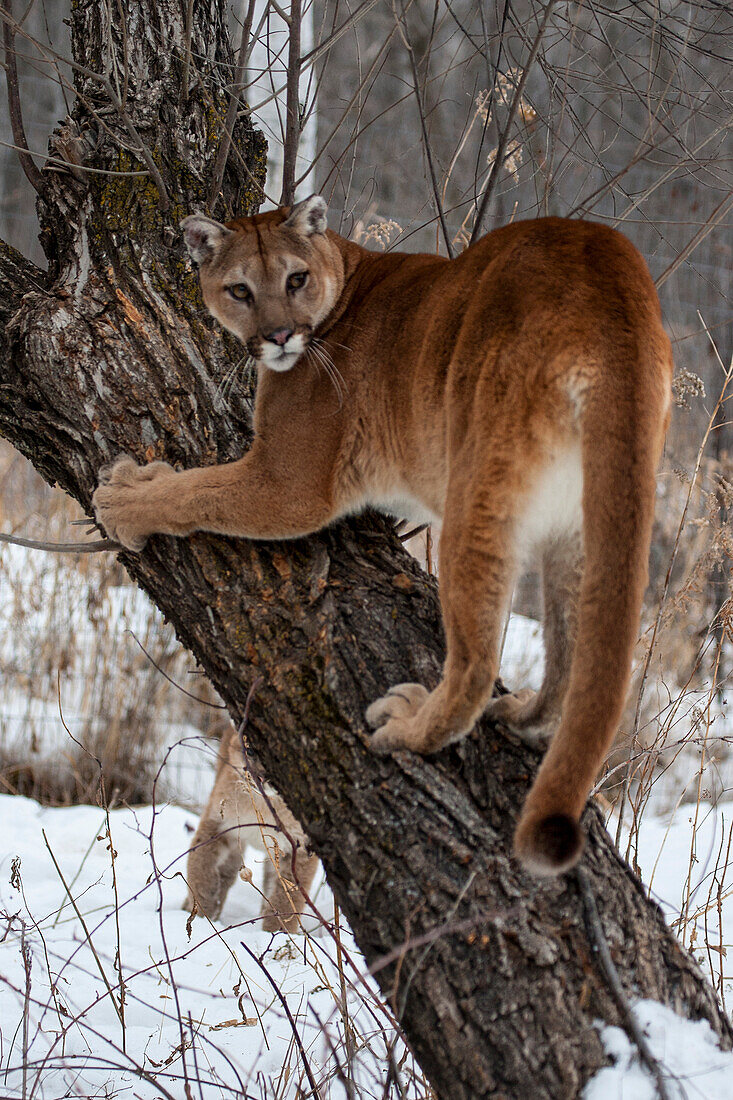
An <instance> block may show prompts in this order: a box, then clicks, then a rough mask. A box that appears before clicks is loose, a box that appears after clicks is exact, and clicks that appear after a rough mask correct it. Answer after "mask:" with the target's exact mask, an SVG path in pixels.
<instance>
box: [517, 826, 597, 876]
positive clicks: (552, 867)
mask: <svg viewBox="0 0 733 1100" xmlns="http://www.w3.org/2000/svg"><path fill="white" fill-rule="evenodd" d="M583 844H584V838H583V831H582V829H581V828H580V825H579V824H578V822H577V821H576V820H575V819H574V818H573V817H570V815H569V814H550V815H549V816H548V817H541V818H535V820H534V821H533V820H531V819H530V820H522V821H520V822H519V825H518V826H517V831H516V833H515V834H514V854H515V856H516V857H517V859H518V860H519V862H520V863H521V864H522V866H523V867H524V868H526V870H527V871H531V872H532V874H534V875H542V876H544V877H548V876H551V875H560V874H562V872H563V871H569V870H570V868H571V867H573V866H574V865H575V864H576V863H577V862H578V860H579V859H580V856H581V853H582V851H583Z"/></svg>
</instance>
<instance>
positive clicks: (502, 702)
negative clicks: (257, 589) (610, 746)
mask: <svg viewBox="0 0 733 1100" xmlns="http://www.w3.org/2000/svg"><path fill="white" fill-rule="evenodd" d="M582 574H583V551H582V539H581V535H580V532H579V531H574V532H571V533H568V534H564V535H562V536H555V537H553V539H552V540H551V541H549V542H548V543H547V544H546V545H545V547H544V549H543V552H542V595H543V605H544V611H543V624H542V633H543V639H544V645H545V672H544V677H543V680H542V685H541V687H540V689H539V691H537V692H528V691H519V692H517V693H513V694H510V695H503V696H501V698H499V699H494V700H492V702H491V703H490V704H489V707H488V714H489V715H490V716H491V717H492V718H494V719H496V720H497V721H500V722H503V723H505V725H507V726H509V727H510V729H512V730H514V731H515V732H516V733H517V734H518V735H519V736H520V737H521V738H522V740H523V741H525V742H526V743H527V744H530V745H533V746H535V747H536V748H545V747H546V746H547V744H548V743H549V741H550V738H551V737H552V735H553V733H554V732H555V730H556V729H557V727H558V726H559V724H560V713H561V710H562V702H563V699H564V697H565V693H566V691H567V687H568V680H569V677H570V666H571V663H572V656H573V650H574V648H575V638H576V634H577V625H578V596H579V592H580V582H581V578H582Z"/></svg>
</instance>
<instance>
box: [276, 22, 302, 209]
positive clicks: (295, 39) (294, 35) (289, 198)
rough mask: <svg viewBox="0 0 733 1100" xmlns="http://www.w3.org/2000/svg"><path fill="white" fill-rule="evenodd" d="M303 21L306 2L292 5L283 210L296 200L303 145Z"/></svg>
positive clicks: (281, 202) (281, 203) (284, 148)
mask: <svg viewBox="0 0 733 1100" xmlns="http://www.w3.org/2000/svg"><path fill="white" fill-rule="evenodd" d="M302 17H303V12H302V0H291V3H290V37H289V40H288V78H287V96H286V107H285V140H284V142H283V185H282V192H281V194H280V205H281V206H292V204H293V202H294V200H295V164H296V160H297V157H298V143H299V142H300V133H301V120H300V68H301V57H300V31H301V21H302Z"/></svg>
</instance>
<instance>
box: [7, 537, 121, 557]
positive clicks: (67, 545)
mask: <svg viewBox="0 0 733 1100" xmlns="http://www.w3.org/2000/svg"><path fill="white" fill-rule="evenodd" d="M0 542H9V543H12V545H13V546H27V547H28V549H29V550H48V551H50V553H52V554H98V553H100V551H102V550H124V549H125V548H124V546H123V545H122V543H121V542H115V541H114V540H113V539H96V540H95V541H94V542H38V541H36V539H23V538H20V536H19V535H6V534H5V532H4V531H0Z"/></svg>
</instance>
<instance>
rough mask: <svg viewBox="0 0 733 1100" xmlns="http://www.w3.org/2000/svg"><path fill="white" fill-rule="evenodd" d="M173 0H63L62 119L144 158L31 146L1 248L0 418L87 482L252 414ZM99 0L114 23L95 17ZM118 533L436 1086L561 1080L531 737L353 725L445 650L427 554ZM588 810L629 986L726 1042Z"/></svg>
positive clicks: (204, 38)
mask: <svg viewBox="0 0 733 1100" xmlns="http://www.w3.org/2000/svg"><path fill="white" fill-rule="evenodd" d="M185 7H186V5H185V4H184V5H182V4H180V3H179V2H176V3H173V2H172V0H138V3H136V4H135V5H123V6H117V5H115V6H113V7H112V8H111V9H108V8H107V6H106V5H100V4H98V3H97V2H96V0H79V2H78V3H76V4H75V5H73V9H72V15H71V20H72V36H73V48H74V56H75V58H76V60H77V61H78V62H79V63H80V64H83V65H84V66H86V67H88V68H89V69H92V70H94V71H95V72H100V73H107V74H111V75H110V83H111V87H112V94H113V97H114V98H115V99H116V101H117V103H119V104H121V105H122V107H121V109H119V108H118V107H116V106H111V105H110V94H109V86H108V85H104V84H101V83H100V82H99V81H97V80H95V79H93V78H92V77H90V76H89V75H88V73H85V72H77V74H76V79H77V88H78V91H79V93H80V94H79V98H78V99H77V103H76V107H75V115H74V119H73V123H69V124H68V125H67V127H66V131H65V138H66V140H67V141H68V135H69V133H71V134H72V137H73V139H74V141H75V142H76V145H75V148H76V150H77V152H78V153H79V154H80V159H81V160H82V161H83V163H84V164H85V165H86V166H87V167H94V168H97V169H105V170H124V171H126V172H139V171H141V170H142V169H144V168H145V162H144V160H143V159H142V158H143V154H142V153H141V152H140V150H139V148H136V142H138V141H139V140H140V139H142V141H144V143H145V145H146V147H147V150H148V151H149V152H148V157H149V158H151V159H152V162H153V163H154V164H155V166H156V170H157V171H158V172H159V173H160V180H159V182H158V184H157V185H156V182H155V181H154V179H153V178H151V176H150V175H127V176H119V175H117V176H115V175H112V176H110V175H103V174H89V175H86V176H85V177H84V178H82V179H77V178H76V176H72V175H70V174H69V175H66V174H62V173H58V172H51V171H47V172H45V173H44V177H45V179H46V181H47V182H46V193H45V196H44V198H43V200H42V203H41V213H42V224H43V242H44V246H45V248H46V251H47V253H48V255H49V260H50V271H49V273H48V274H46V273H44V272H41V271H39V270H37V269H35V268H33V267H32V265H30V264H28V263H27V262H26V261H24V260H23V258H22V257H20V256H19V255H18V254H16V253H13V252H12V251H11V250H8V249H7V248H3V249H2V251H0V371H1V379H2V380H1V383H0V431H2V432H3V434H5V435H6V436H7V437H8V438H9V439H11V440H12V442H13V443H14V444H15V445H16V446H17V447H18V448H19V449H20V450H21V451H23V453H25V454H26V455H27V456H28V457H29V458H30V459H31V461H32V462H33V463H34V465H35V466H36V467H37V468H38V469H39V470H40V471H41V473H42V474H43V475H44V476H45V477H46V478H47V479H48V480H49V481H52V482H57V483H58V484H60V485H61V486H62V487H63V488H64V489H66V490H67V491H68V492H70V493H71V494H72V495H73V496H74V497H76V499H77V500H79V501H80V502H81V504H82V505H83V506H84V507H85V508H87V509H88V508H89V504H90V497H91V493H92V491H93V489H94V487H95V484H96V473H97V470H98V469H99V466H100V465H101V464H102V463H103V462H106V461H108V460H109V459H111V458H112V457H114V456H115V455H116V454H118V453H119V452H121V451H126V452H129V453H131V454H133V455H134V456H135V457H136V458H137V459H139V460H141V461H145V460H150V459H154V458H165V459H167V460H168V461H172V462H174V463H178V464H180V465H182V466H191V465H199V464H206V463H214V462H221V461H225V460H229V459H232V458H235V457H237V456H239V455H240V454H241V453H242V451H243V450H244V449H245V448H246V446H247V444H248V442H249V438H250V429H249V423H248V417H247V407H248V406H247V396H248V386H247V385H246V384H245V382H244V380H243V381H242V385H241V386H240V389H239V391H238V392H235V394H234V396H233V397H232V398H231V399H230V400H229V402H228V403H226V404H225V403H224V401H223V400H222V399H221V397H220V395H219V391H218V388H217V387H218V386H219V383H220V381H221V379H222V377H223V376H224V374H225V372H226V371H227V370H228V369H230V368H231V366H232V365H233V364H234V363H236V362H237V360H239V359H241V349H238V348H237V347H235V346H234V345H233V344H232V343H231V342H230V341H229V340H228V339H226V338H224V337H223V336H222V335H221V333H220V332H218V331H217V330H215V328H214V327H213V325H212V323H211V322H210V321H209V320H208V319H207V317H206V315H205V312H204V310H203V307H202V303H201V300H200V298H199V295H198V289H197V280H196V276H195V273H193V272H191V271H190V270H189V269H188V268H187V266H186V264H185V262H184V259H183V246H182V242H181V239H180V235H179V233H178V230H177V222H178V220H179V218H180V217H181V216H182V215H183V214H185V213H187V212H190V211H192V210H195V209H197V208H198V209H202V208H203V207H204V203H205V196H206V194H207V185H208V184H209V183H210V180H209V175H208V174H209V173H210V171H211V168H212V166H213V163H214V160H215V157H216V151H217V147H218V142H219V140H220V128H219V121H220V120H221V119H222V118H223V116H224V113H225V110H226V93H225V85H226V82H227V79H228V76H229V72H230V68H229V67H230V64H231V56H230V53H229V48H228V45H227V41H226V36H225V30H224V24H223V16H222V10H221V9H222V7H223V6H222V5H219V4H217V3H215V2H214V0H208V2H204V0H200V2H198V3H196V4H195V5H194V12H195V20H194V24H195V26H194V38H193V43H192V48H191V50H190V51H188V50H187V46H186V36H185V27H184V14H183V13H184V9H185ZM121 8H124V9H125V11H126V12H127V15H126V18H127V20H128V25H127V27H126V28H124V27H122V26H121V25H120V24H119V23H117V24H113V25H112V26H111V27H108V26H106V25H103V17H104V16H105V15H108V14H109V12H110V11H112V12H114V13H117V14H115V16H114V17H115V18H119V14H118V13H119V12H120V10H121ZM110 51H113V53H112V54H110ZM186 74H187V85H186V87H185V88H183V89H182V88H181V80H182V79H183V77H184V76H185V75H186ZM94 112H96V113H97V115H98V116H99V119H101V122H100V121H99V120H98V119H95V116H94ZM59 144H60V139H58V140H57V141H56V145H57V148H58V147H59ZM263 157H264V147H263V143H262V141H261V139H260V138H259V136H258V135H256V134H255V133H253V132H252V131H251V130H250V129H249V128H248V127H247V125H246V124H245V123H244V122H240V123H238V125H237V127H236V130H235V134H234V142H233V151H232V154H231V156H230V161H229V169H228V171H227V173H226V175H225V177H224V182H223V189H222V197H221V200H220V203H221V205H220V206H219V208H218V213H219V215H220V216H222V213H224V212H226V211H232V212H234V211H236V212H238V213H241V212H242V211H247V210H250V209H252V207H253V204H254V203H256V201H257V194H258V180H259V179H260V178H261V177H260V166H261V164H262V161H263ZM77 174H79V173H77ZM166 203H167V208H166ZM122 560H123V561H124V563H125V565H126V567H127V568H128V570H129V571H130V573H131V574H132V575H133V576H134V577H135V579H136V580H137V581H138V582H139V583H140V584H141V585H142V587H143V588H145V590H146V591H147V592H148V593H149V594H150V596H151V597H152V599H153V600H154V601H155V602H156V603H157V604H158V606H159V607H160V608H161V609H162V611H163V612H164V614H165V615H166V616H167V617H168V618H169V619H170V620H171V621H172V622H173V624H174V625H175V627H176V630H177V632H178V635H179V637H180V638H181V641H182V642H183V643H184V644H185V645H186V646H188V648H189V649H190V650H191V651H192V652H193V653H194V654H195V656H196V658H197V659H198V661H199V662H200V663H201V665H202V666H203V668H204V669H205V670H206V672H207V673H208V675H209V676H210V678H211V679H212V681H213V682H214V684H215V685H216V687H217V689H218V690H219V691H220V693H221V695H222V696H223V698H224V699H225V701H226V703H227V705H228V707H229V708H230V711H231V714H232V716H233V718H234V721H235V722H237V721H239V720H240V719H241V717H242V715H243V713H244V711H245V706H246V703H247V697H248V693H249V691H250V687H251V686H252V684H253V682H254V681H255V679H256V681H257V686H256V688H255V690H254V692H253V696H252V699H251V710H250V715H249V723H248V728H247V737H248V739H249V742H250V743H251V745H252V747H253V750H254V752H255V753H256V754H257V756H258V757H259V759H260V760H261V761H262V764H263V765H264V767H265V769H266V771H267V773H268V775H269V776H270V777H271V778H272V780H273V782H274V783H275V785H276V786H277V787H278V788H279V789H280V791H281V792H282V793H283V794H284V795H285V796H286V798H287V801H288V803H289V805H290V806H291V808H292V809H293V811H294V813H295V814H296V815H297V817H298V818H299V819H300V820H301V821H302V823H303V825H304V827H305V828H306V830H307V832H308V834H309V835H310V837H311V839H312V842H313V845H314V848H315V850H316V851H317V852H318V854H319V856H320V857H321V859H322V860H323V862H324V864H325V867H326V873H327V877H328V881H329V883H330V885H331V887H332V889H333V891H334V894H335V896H336V898H337V900H338V903H339V905H340V906H341V907H342V909H343V911H344V912H345V914H346V915H347V917H348V919H349V922H350V924H351V926H352V928H353V930H354V933H355V935H356V938H357V941H358V943H359V945H360V947H361V949H362V950H363V952H364V954H365V956H366V958H367V960H368V962H369V963H370V964H377V963H379V961H380V960H382V965H379V966H377V967H376V972H377V977H378V980H379V982H380V984H381V985H382V988H383V990H384V992H385V995H386V996H387V997H388V998H389V999H390V1000H391V1003H392V1005H393V1007H394V1010H395V1012H396V1014H397V1016H398V1017H399V1019H400V1020H401V1023H402V1025H403V1027H404V1030H405V1033H406V1035H407V1037H408V1039H409V1041H410V1043H411V1044H412V1046H413V1049H414V1051H415V1053H416V1055H417V1057H418V1059H419V1061H420V1063H421V1065H422V1066H423V1068H424V1069H425V1071H426V1073H427V1074H428V1076H429V1078H430V1080H431V1081H432V1083H433V1085H434V1088H435V1089H436V1092H437V1094H438V1096H439V1097H441V1098H442V1100H464V1098H465V1100H469V1098H470V1100H475V1098H477V1097H489V1096H491V1097H505V1098H516V1100H526V1097H528V1096H530V1095H531V1096H533V1097H535V1098H536V1100H545V1098H547V1100H561V1098H562V1100H566V1098H569V1097H574V1096H577V1095H578V1094H579V1092H580V1090H581V1089H582V1087H583V1085H584V1084H585V1082H586V1081H587V1080H588V1078H589V1077H590V1076H591V1075H592V1074H594V1073H595V1072H596V1070H597V1069H598V1068H599V1067H600V1066H601V1065H602V1064H603V1063H604V1061H605V1058H604V1053H603V1049H602V1045H601V1042H600V1039H599V1035H598V1031H597V1030H596V1027H595V1026H594V1025H595V1021H597V1020H599V1019H601V1020H604V1021H607V1022H609V1023H614V1024H620V1023H621V1019H620V1015H619V1009H618V1007H617V1003H616V1001H615V1000H614V998H613V996H612V995H611V993H610V991H609V989H608V988H607V984H606V981H605V980H604V978H603V976H602V974H601V972H600V971H599V969H598V968H597V964H596V962H595V952H596V947H597V945H596V944H594V943H593V942H591V941H590V940H589V937H588V934H587V932H586V912H585V908H584V904H583V901H582V897H581V894H580V892H579V886H578V881H577V879H576V878H575V877H564V878H561V879H559V880H557V881H553V882H549V883H539V882H537V881H536V880H533V879H532V878H530V877H528V876H527V875H525V874H523V873H522V872H520V870H519V869H518V867H517V866H516V865H515V864H514V863H513V862H512V860H511V858H510V855H509V852H510V843H511V835H512V830H513V827H514V821H515V817H516V812H517V809H518V807H519V806H520V805H521V803H522V800H523V799H524V796H525V794H526V792H527V789H528V785H529V782H530V777H531V775H532V773H533V772H534V770H535V768H536V766H537V763H538V759H537V756H536V755H535V754H533V753H532V752H531V751H530V750H528V749H527V748H526V747H524V746H523V745H521V744H519V743H518V742H517V741H516V740H514V739H512V738H510V737H508V736H506V735H505V734H503V733H501V732H499V731H498V730H497V729H496V728H493V727H492V726H491V724H490V723H488V722H485V721H484V722H482V723H481V724H480V725H479V727H478V728H477V730H476V731H475V732H474V733H473V734H472V735H471V736H470V737H468V738H466V739H465V740H464V741H463V742H462V743H460V744H458V745H456V746H453V747H451V748H450V749H448V750H446V751H444V752H441V753H440V754H438V755H437V756H435V757H433V758H431V759H427V760H425V759H420V758H418V757H414V756H411V755H409V754H401V755H400V756H399V757H397V758H381V757H377V756H374V755H372V754H371V753H370V751H369V748H368V739H367V737H366V735H365V732H364V722H363V713H364V710H365V707H366V706H367V704H368V703H369V702H370V701H372V700H373V699H374V698H375V697H376V696H378V695H380V694H381V693H382V692H383V691H384V690H385V689H386V688H387V687H388V686H389V685H390V684H392V683H395V682H399V681H403V680H418V681H421V682H423V683H425V684H426V685H428V686H432V685H434V684H435V682H436V681H437V679H438V677H439V672H440V667H441V659H442V645H443V643H442V630H441V620H440V611H439V605H438V599H437V589H436V585H435V582H434V581H433V580H431V579H430V578H428V577H426V576H424V575H423V574H422V572H421V570H420V569H419V567H418V565H417V564H416V563H415V562H414V561H413V560H412V559H411V558H409V556H408V555H407V554H406V553H405V552H404V551H403V550H402V548H401V546H400V545H399V542H398V541H397V540H396V538H395V537H394V534H393V532H392V530H391V527H390V525H389V524H388V523H387V522H386V521H385V520H382V519H375V518H369V517H365V518H359V519H355V520H351V521H348V522H345V523H342V524H340V525H338V526H336V527H334V528H332V529H330V530H328V531H325V532H323V533H322V534H320V535H317V536H315V537H313V538H310V539H307V540H302V541H298V542H289V543H282V544H272V543H253V542H247V541H244V540H233V539H226V538H220V537H216V536H212V535H196V536H194V537H192V538H189V539H181V540H177V539H174V538H165V537H162V536H156V537H155V538H153V539H151V540H150V543H149V544H148V546H147V547H146V549H145V550H144V552H143V553H142V554H140V555H131V554H123V555H122ZM586 826H587V829H588V832H589V839H588V845H587V853H586V855H585V857H584V860H583V868H584V870H585V873H586V875H587V878H588V881H589V883H590V887H591V890H592V892H593V895H594V896H595V899H596V903H597V906H598V909H599V911H600V917H601V922H602V925H603V928H604V930H605V936H606V938H607V939H608V942H609V945H610V949H611V953H612V955H613V958H614V961H615V964H616V967H617V969H618V971H619V974H620V977H621V981H622V983H623V986H624V988H625V990H626V993H627V995H629V996H644V997H652V998H656V999H658V1000H659V1001H662V1002H663V1003H665V1004H668V1005H671V1006H672V1007H673V1008H674V1009H675V1010H676V1011H677V1012H679V1013H680V1014H682V1015H684V1016H688V1017H690V1018H694V1019H697V1018H705V1019H707V1020H709V1021H710V1023H711V1025H712V1027H713V1028H714V1030H715V1031H716V1033H717V1034H718V1035H719V1036H720V1037H721V1039H722V1042H723V1045H724V1046H730V1045H731V1038H732V1036H731V1031H730V1028H729V1026H728V1023H727V1021H726V1019H725V1017H724V1015H723V1013H722V1012H721V1011H720V1009H719V1007H718V1004H717V1002H716V1000H715V997H714V994H713V992H712V990H711V989H710V988H709V986H708V985H707V984H706V982H705V981H704V980H703V978H702V976H701V974H700V972H699V970H698V968H697V966H696V965H695V963H694V962H693V961H692V959H691V958H690V957H689V956H688V955H687V954H686V953H685V952H684V951H683V950H682V949H681V948H680V947H679V945H678V944H677V942H676V940H675V939H674V937H673V936H672V935H671V934H670V933H669V931H668V930H667V928H666V927H665V925H664V922H663V919H662V917H661V914H660V912H659V910H658V908H657V907H656V906H655V905H654V904H652V903H651V902H649V900H648V899H647V898H646V895H645V892H644V890H643V888H642V886H641V884H640V883H639V881H638V880H637V879H636V878H635V876H634V875H633V874H632V872H631V871H630V870H629V868H628V867H627V866H626V865H625V864H624V863H623V861H622V860H621V859H620V857H619V856H618V854H617V852H616V851H615V849H614V848H613V845H612V844H611V841H610V840H609V838H608V836H607V834H606V832H605V830H604V828H603V825H602V822H601V819H600V815H599V813H598V812H597V811H596V810H595V809H593V808H590V809H589V810H588V812H587V814H586ZM406 941H412V942H411V943H407V942H406Z"/></svg>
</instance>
